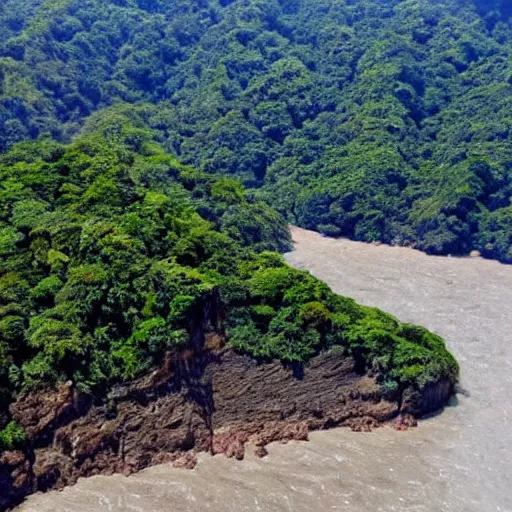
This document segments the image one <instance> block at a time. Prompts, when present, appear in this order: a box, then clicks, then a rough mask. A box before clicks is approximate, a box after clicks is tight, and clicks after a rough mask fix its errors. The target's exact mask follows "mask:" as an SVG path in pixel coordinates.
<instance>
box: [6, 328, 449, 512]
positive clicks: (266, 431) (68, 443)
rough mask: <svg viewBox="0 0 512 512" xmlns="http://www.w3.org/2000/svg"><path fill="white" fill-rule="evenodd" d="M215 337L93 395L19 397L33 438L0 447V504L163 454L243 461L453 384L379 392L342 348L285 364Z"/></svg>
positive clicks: (406, 409) (402, 409)
mask: <svg viewBox="0 0 512 512" xmlns="http://www.w3.org/2000/svg"><path fill="white" fill-rule="evenodd" d="M220 345H221V338H220V337H219V336H218V335H214V334H208V335H206V348H204V349H202V350H199V351H192V350H188V351H182V352H179V353H174V354H169V355H168V357H167V359H166V360H165V361H164V362H163V364H162V367H161V368H160V369H159V370H157V371H154V372H153V373H152V374H151V375H148V376H146V377H145V378H143V379H140V380H138V381H136V382H133V383H132V384H130V385H125V386H122V387H118V388H116V389H114V390H113V391H111V392H110V393H109V394H108V395H107V396H105V397H103V398H101V399H97V400H96V401H92V399H89V398H87V397H85V396H82V395H81V394H80V393H79V392H78V391H77V390H76V389H75V388H74V386H73V384H72V383H71V382H68V383H66V384H63V385H61V386H60V387H59V388H58V389H55V390H51V391H49V390H48V391H47V392H44V393H41V392H39V393H36V394H28V395H26V396H24V397H21V398H20V399H19V400H18V401H16V402H15V403H14V404H13V405H12V406H11V413H12V415H13V417H14V418H15V419H16V421H18V422H19V424H20V425H21V426H22V427H23V428H24V430H25V431H26V433H27V436H28V438H29V443H30V448H29V449H28V450H27V452H26V453H22V452H6V453H4V454H3V455H2V457H1V459H0V486H1V488H2V491H3V492H2V495H1V498H0V507H1V508H2V509H5V508H7V507H8V506H11V505H13V504H15V503H16V502H18V501H20V500H21V499H22V498H23V497H24V496H26V495H27V494H29V493H32V492H36V491H47V490H49V489H54V488H62V487H64V486H66V485H70V484H73V483H75V482H76V481H77V479H78V478H79V477H83V476H92V475H98V474H112V473H114V472H117V473H124V474H126V475H128V474H130V473H132V472H135V471H139V470H141V469H143V468H146V467H148V466H151V465H154V464H159V463H166V462H172V463H174V464H176V465H181V466H185V467H193V465H194V464H195V455H194V454H195V453H197V452H203V451H204V452H210V453H212V454H219V453H224V454H226V455H227V456H230V457H237V458H239V459H241V458H243V456H244V450H245V445H246V444H247V443H248V442H249V443H250V444H251V445H253V446H254V448H255V450H256V453H257V454H259V455H264V454H265V453H266V452H265V445H266V444H268V443H270V442H273V441H288V440H307V437H308V432H309V431H310V430H316V429H324V428H331V427H335V426H348V427H350V428H353V429H356V430H369V429H371V428H372V427H373V426H376V425H378V424H380V423H382V422H385V421H388V420H390V419H392V418H395V417H397V416H399V415H402V414H403V415H404V417H406V416H405V415H407V414H409V413H413V414H414V415H416V416H419V415H421V414H424V413H427V412H430V411H431V410H433V409H437V408H439V407H441V406H443V405H444V403H445V402H446V400H447V399H448V398H449V396H450V394H451V393H452V387H451V385H445V384H444V383H441V384H440V385H438V386H435V387H434V388H429V390H428V396H427V395H425V394H421V393H414V392H412V391H410V390H406V392H405V393H401V394H397V395H396V396H393V397H386V395H385V393H384V391H383V389H382V387H381V386H380V385H379V384H377V381H376V379H375V377H374V376H371V375H370V374H368V373H360V372H358V371H357V364H356V362H355V361H354V359H352V358H351V357H346V356H344V355H342V354H341V353H339V352H337V351H333V352H331V353H324V354H321V355H319V356H317V357H315V358H314V359H313V360H311V361H310V363H309V364H307V365H304V366H299V365H297V366H293V365H292V366H289V365H288V366H287V365H283V364H282V363H280V362H258V361H257V360H255V359H253V358H251V357H249V356H246V355H240V354H237V353H236V352H235V351H233V349H231V348H229V347H221V346H220ZM208 346H210V347H213V348H207V347H208Z"/></svg>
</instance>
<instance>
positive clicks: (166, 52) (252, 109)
mask: <svg viewBox="0 0 512 512" xmlns="http://www.w3.org/2000/svg"><path fill="white" fill-rule="evenodd" d="M511 15H512V4H511V3H510V2H508V1H506V0H4V1H3V2H2V5H1V6H0V151H6V150H7V149H8V148H10V147H11V146H12V145H13V144H14V143H16V142H19V141H23V140H26V139H35V138H38V137H41V136H46V137H50V138H53V139H56V140H58V141H60V142H69V141H70V140H71V139H72V138H73V137H74V136H76V135H77V134H78V133H79V132H80V130H81V127H82V126H83V124H84V122H85V119H86V118H87V117H88V116H90V115H91V113H93V112H94V111H96V110H99V109H103V108H105V107H110V106H112V105H114V104H119V103H127V104H131V105H135V104H136V108H137V109H139V111H141V112H143V118H144V123H145V124H146V126H148V127H150V128H151V129H152V130H154V133H155V135H154V136H155V140H156V141H157V142H159V143H160V144H162V147H164V148H165V150H166V151H168V152H170V153H171V154H173V155H174V156H175V157H176V158H177V159H178V160H179V161H180V162H181V163H183V164H188V165H193V166H194V167H195V168H197V169H200V170H202V171H203V172H205V173H208V174H222V175H233V176H236V177H237V178H239V179H240V180H242V182H243V183H244V185H245V186H246V187H247V188H249V189H253V190H252V191H251V194H252V195H254V196H257V197H259V198H261V199H263V200H264V201H266V202H267V203H268V204H271V205H272V206H273V207H275V208H276V209H277V210H278V211H279V212H280V213H281V214H282V215H283V216H284V217H285V218H286V219H287V220H289V221H291V222H294V223H297V224H299V225H301V226H304V227H307V228H312V229H315V230H318V231H320V232H323V233H326V234H329V235H345V236H350V237H352V238H355V239H358V240H365V241H375V240H381V241H384V242H387V243H392V244H399V245H413V246H415V247H418V248H419V249H421V250H424V251H427V252H429V253H435V254H447V253H453V254H466V253H468V252H469V251H470V250H472V249H478V250H480V251H481V252H482V254H483V255H484V256H486V257H489V258H496V259H500V260H501V261H504V262H512V203H511V197H512V149H511V148H512V145H511V138H512V21H511V18H510V17H511ZM141 115H142V114H141Z"/></svg>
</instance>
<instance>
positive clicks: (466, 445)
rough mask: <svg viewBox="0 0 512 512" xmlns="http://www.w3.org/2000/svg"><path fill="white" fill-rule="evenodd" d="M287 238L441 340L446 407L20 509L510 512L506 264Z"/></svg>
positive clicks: (510, 340)
mask: <svg viewBox="0 0 512 512" xmlns="http://www.w3.org/2000/svg"><path fill="white" fill-rule="evenodd" d="M293 235H294V240H295V242H296V245H295V251H294V252H292V253H290V254H288V255H287V256H286V258H287V260H288V262H289V263H290V264H292V265H293V266H295V267H297V268H303V269H308V270H309V271H311V272H312V273H313V274H314V275H315V276H317V277H319V278H320V279H322V280H324V281H325V282H327V283H328V284H329V285H330V286H331V287H332V289H333V290H334V291H336V292H339V293H341V294H344V295H348V296H351V297H354V298H355V299H357V300H358V301H359V302H361V303H364V304H368V305H374V306H378V307H380V308H382V309H384V310H386V311H388V312H390V313H392V314H394V315H395V316H397V317H398V318H400V319H401V320H403V321H406V322H415V323H419V324H422V325H424V326H426V327H428V328H429V329H431V330H433V331H435V332H437V333H439V334H440V335H442V336H443V337H444V338H445V339H446V341H447V343H448V346H449V348H450V349H451V350H452V351H453V353H454V354H455V355H456V357H457V358H458V360H459V362H460V365H461V388H462V390H463V391H462V392H461V393H459V394H458V396H457V399H456V401H454V404H453V405H452V406H450V407H448V408H446V409H445V410H444V412H443V413H441V414H439V415H436V416H434V417H432V418H429V419H426V420H423V421H422V422H420V425H419V427H418V428H416V429H412V430H410V431H408V432H396V431H394V430H392V429H389V428H382V429H379V430H377V431H375V432H372V433H369V434H357V433H353V432H350V431H348V430H345V429H338V430H333V431H329V432H317V433H313V434H312V435H311V440H310V442H309V443H291V444H288V445H280V444H275V445H272V446H270V447H269V452H270V453H269V456H268V457H266V458H265V459H257V458H255V457H254V456H251V455H249V456H248V457H247V458H246V460H244V461H242V462H237V461H234V460H228V459H226V458H224V457H223V456H219V457H214V458H212V457H210V456H208V455H203V456H201V457H200V463H199V465H198V467H197V468H196V469H195V470H193V471H186V470H177V469H173V468H171V467H169V466H159V467H155V468H150V469H148V470H146V471H143V472H141V473H139V474H138V475H134V476H131V477H129V478H125V477H123V476H113V477H94V478H89V479H84V480H80V481H79V483H78V484H77V485H75V486H74V487H70V488H67V489H66V490H64V491H63V492H60V493H59V492H51V493H49V494H46V495H35V496H32V497H31V498H29V499H28V500H27V501H26V502H25V504H24V505H23V506H22V507H20V508H19V511H20V512H21V511H23V512H67V511H70V512H71V511H72V512H96V511H98V512H102V511H105V512H106V511H112V512H121V511H123V512H124V511H141V512H167V511H173V512H205V511H212V512H257V511H261V512H327V511H333V512H338V511H339V512H341V511H343V512H370V511H371V512H392V511H397V512H398V511H404V512H405V511H407V512H436V511H447V512H458V511H460V512H492V511H499V512H511V511H512V266H505V265H500V264H499V263H497V262H493V261H485V260H482V259H479V258H467V259H458V258H444V257H432V256H426V255H424V254H422V253H420V252H417V251H414V250H411V249H406V248H394V247H388V246H384V245H381V246H375V245H368V244H362V243H357V242H351V241H347V240H333V239H329V238H323V237H321V236H320V235H318V234H316V233H312V232H308V231H305V230H301V229H297V228H294V229H293ZM455 402H456V403H455Z"/></svg>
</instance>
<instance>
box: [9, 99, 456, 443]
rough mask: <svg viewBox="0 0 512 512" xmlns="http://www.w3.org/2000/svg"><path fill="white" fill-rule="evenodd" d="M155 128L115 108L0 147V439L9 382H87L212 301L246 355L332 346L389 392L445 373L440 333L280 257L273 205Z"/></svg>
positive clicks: (155, 350) (186, 335)
mask: <svg viewBox="0 0 512 512" xmlns="http://www.w3.org/2000/svg"><path fill="white" fill-rule="evenodd" d="M154 137H155V134H154V133H152V132H151V131H150V130H148V129H147V128H145V122H144V119H143V118H142V117H141V116H139V115H138V114H134V113H133V109H131V108H128V109H126V110H123V109H122V108H118V109H116V110H114V111H108V112H102V113H99V114H97V115H94V116H93V117H92V118H91V119H90V120H89V121H88V122H87V124H86V126H85V128H84V132H83V134H82V135H80V136H79V137H77V138H76V139H75V140H74V141H73V142H72V143H71V144H69V145H62V144H60V143H56V142H53V141H50V140H42V141H38V142H26V143H21V144H18V145H16V146H15V147H14V149H12V150H11V151H9V152H7V153H5V154H4V155H3V156H2V157H1V158H0V183H1V184H2V187H1V189H0V450H1V449H3V448H12V447H13V446H17V445H19V444H20V443H23V432H22V431H20V429H19V428H18V427H17V426H16V425H15V424H14V423H13V422H10V421H9V419H10V418H9V415H8V413H7V406H8V404H9V403H10V401H11V400H12V398H13V396H15V395H16V394H17V393H19V392H22V391H24V390H30V389H34V388H38V387H40V386H41V385H45V386H47V385H51V384H53V383H57V382H62V381H66V380H72V381H73V382H74V384H75V385H76V386H77V387H78V389H80V390H81V391H82V392H84V393H94V394H95V395H97V396H101V395H102V393H103V392H104V391H105V390H106V389H108V387H109V386H111V385H112V384H113V383H116V382H122V381H124V380H127V379H128V380H129V379H133V378H134V377H137V376H139V375H141V374H143V373H145V372H147V371H149V370H150V369H151V368H154V367H155V366H157V365H158V364H160V363H161V361H162V360H163V359H164V355H165V354H166V352H168V351H170V350H172V349H174V348H176V347H190V346H191V337H193V336H194V329H195V328H197V326H198V323H199V322H200V321H201V320H200V318H201V311H203V310H204V309H205V304H207V303H209V302H210V303H211V302H212V301H218V302H220V304H221V310H222V311H223V314H222V316H223V317H224V318H223V320H222V322H223V325H222V326H220V327H219V329H221V331H220V332H223V331H225V333H226V335H227V340H228V342H229V343H230V344H231V345H232V346H233V347H234V348H235V349H237V350H238V351H239V352H241V353H247V354H250V355H252V356H254V357H256V358H259V359H263V360H270V359H280V360H282V361H283V362H285V363H287V364H300V363H302V362H305V361H307V360H308V359H310V358H311V357H312V356H314V355H316V354H318V353H319V352H320V351H324V350H338V351H341V352H342V353H345V354H350V355H352V356H354V357H355V358H356V360H357V361H358V362H359V363H360V364H361V365H362V368H371V369H373V370H374V371H375V372H376V374H377V375H379V376H380V377H379V378H380V379H381V382H382V383H383V385H384V386H385V388H386V389H387V390H388V391H389V392H390V393H394V392H396V391H397V390H399V389H403V388H405V387H408V386H413V387H415V388H417V389H422V388H424V387H425V386H426V385H428V384H429V383H432V382H437V381H438V380H440V379H450V380H451V381H455V380H456V379H457V373H458V367H457V363H456V362H455V360H454V359H453V357H452V356H451V355H450V354H449V353H448V352H447V350H446V348H445V344H444V342H443V340H442V339H440V338H439V337H438V336H435V335H434V334H431V333H429V332H428V331H426V330H425V329H423V328H421V327H416V326H412V325H404V324H400V323H399V322H398V321H397V320H396V319H394V318H393V317H391V316H389V315H387V314H385V313H382V312H381V311H379V310H376V309H373V308H368V307H362V306H359V305H357V304H356V303H355V302H354V301H352V300H351V299H348V298H344V297H340V296H338V295H335V294H333V293H332V292H331V291H330V290H329V288H328V287H327V286H326V285H325V284H323V283H322V282H320V281H318V280H316V279H315V278H313V277H312V276H311V275H310V274H308V273H307V272H302V271H298V270H293V269H291V268H290V267H288V266H287V265H286V264H285V263H284V261H283V259H282V257H281V256H280V255H279V253H278V252H274V251H283V250H285V249H287V248H288V247H289V243H290V241H289V233H288V230H287V227H286V223H285V221H284V219H283V218H282V217H281V216H280V215H279V214H278V213H277V212H276V211H275V210H273V209H272V208H271V207H269V206H267V205H266V203H264V202H263V201H261V200H258V199H255V198H254V197H252V196H251V195H250V194H248V193H247V192H246V191H245V190H244V188H243V187H242V185H241V183H240V182H239V181H237V180H235V179H233V178H229V177H224V176H212V175H211V174H207V173H204V172H202V171H197V170H194V169H193V168H191V167H189V166H185V165H183V164H181V163H179V162H178V161H177V160H176V159H175V158H174V157H172V156H170V155H169V154H168V153H166V152H165V151H164V150H163V148H162V147H161V146H160V145H158V144H156V143H155V142H154ZM2 429H3V430H2Z"/></svg>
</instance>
